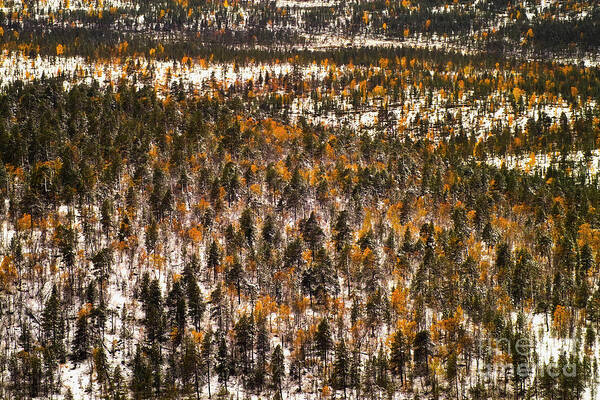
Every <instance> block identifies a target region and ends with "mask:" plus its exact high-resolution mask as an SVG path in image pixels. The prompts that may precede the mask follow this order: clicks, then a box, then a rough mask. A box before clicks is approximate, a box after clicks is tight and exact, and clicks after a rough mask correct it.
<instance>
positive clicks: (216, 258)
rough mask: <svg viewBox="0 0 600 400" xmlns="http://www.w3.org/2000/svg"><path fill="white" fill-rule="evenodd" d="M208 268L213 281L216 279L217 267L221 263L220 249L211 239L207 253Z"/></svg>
mask: <svg viewBox="0 0 600 400" xmlns="http://www.w3.org/2000/svg"><path fill="white" fill-rule="evenodd" d="M206 258H207V264H208V270H209V271H211V270H212V271H213V282H214V281H216V280H217V267H218V266H219V265H220V264H221V251H220V250H219V246H218V245H217V243H216V242H215V241H214V240H213V241H212V242H211V243H210V247H209V249H208V255H207V257H206Z"/></svg>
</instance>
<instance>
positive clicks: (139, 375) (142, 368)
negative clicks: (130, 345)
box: [130, 345, 152, 400]
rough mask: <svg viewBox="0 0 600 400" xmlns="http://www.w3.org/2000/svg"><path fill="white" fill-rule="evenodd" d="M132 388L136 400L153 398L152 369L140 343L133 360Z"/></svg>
mask: <svg viewBox="0 0 600 400" xmlns="http://www.w3.org/2000/svg"><path fill="white" fill-rule="evenodd" d="M130 389H131V391H132V395H133V399H135V400H144V399H150V398H152V371H151V369H150V365H149V363H148V359H147V357H146V355H144V354H143V352H142V348H141V346H140V345H138V346H137V348H136V351H135V356H134V358H133V361H132V366H131V384H130Z"/></svg>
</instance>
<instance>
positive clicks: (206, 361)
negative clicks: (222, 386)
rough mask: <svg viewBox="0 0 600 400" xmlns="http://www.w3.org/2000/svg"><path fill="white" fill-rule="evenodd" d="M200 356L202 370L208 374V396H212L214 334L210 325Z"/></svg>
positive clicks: (203, 339)
mask: <svg viewBox="0 0 600 400" xmlns="http://www.w3.org/2000/svg"><path fill="white" fill-rule="evenodd" d="M200 358H201V361H202V370H203V373H204V374H205V375H206V382H207V383H208V398H211V390H210V379H211V376H212V365H213V334H212V330H211V329H210V326H209V328H208V330H207V331H206V333H204V337H203V338H202V344H201V345H200Z"/></svg>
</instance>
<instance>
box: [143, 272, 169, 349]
mask: <svg viewBox="0 0 600 400" xmlns="http://www.w3.org/2000/svg"><path fill="white" fill-rule="evenodd" d="M143 300H144V310H145V314H146V315H145V317H144V326H145V328H146V338H147V340H148V343H149V344H151V345H152V344H155V343H157V342H162V341H163V340H164V335H165V315H164V312H163V300H162V295H161V291H160V286H159V284H158V280H157V279H154V280H152V282H151V283H150V286H149V287H148V296H147V297H146V298H145V299H143Z"/></svg>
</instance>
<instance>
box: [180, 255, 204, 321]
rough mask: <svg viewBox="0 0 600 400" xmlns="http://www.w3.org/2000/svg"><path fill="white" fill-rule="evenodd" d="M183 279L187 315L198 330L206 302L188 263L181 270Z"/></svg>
mask: <svg viewBox="0 0 600 400" xmlns="http://www.w3.org/2000/svg"><path fill="white" fill-rule="evenodd" d="M183 281H184V284H185V289H186V294H187V305H188V316H189V317H190V319H191V320H192V324H193V325H194V328H195V329H196V330H197V331H198V330H200V326H201V322H202V317H203V316H204V311H206V304H205V303H204V301H203V300H202V292H201V291H200V287H199V286H198V282H197V281H196V277H195V275H194V271H193V269H192V266H191V265H190V264H188V265H186V266H185V268H184V270H183Z"/></svg>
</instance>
